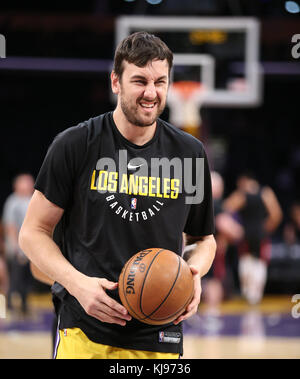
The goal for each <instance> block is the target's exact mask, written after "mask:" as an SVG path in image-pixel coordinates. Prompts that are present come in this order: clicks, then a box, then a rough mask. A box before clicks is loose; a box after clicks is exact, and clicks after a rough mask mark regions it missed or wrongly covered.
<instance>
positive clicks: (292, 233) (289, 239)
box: [283, 201, 300, 245]
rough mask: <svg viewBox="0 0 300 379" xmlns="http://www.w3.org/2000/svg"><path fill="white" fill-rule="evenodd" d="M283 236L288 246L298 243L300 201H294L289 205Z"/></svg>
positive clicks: (299, 233)
mask: <svg viewBox="0 0 300 379" xmlns="http://www.w3.org/2000/svg"><path fill="white" fill-rule="evenodd" d="M283 236H284V241H285V242H286V243H287V244H288V245H294V244H297V243H298V244H299V243H300V201H295V202H294V203H293V204H292V205H291V208H290V212H289V215H288V220H287V222H286V224H285V226H284V229H283Z"/></svg>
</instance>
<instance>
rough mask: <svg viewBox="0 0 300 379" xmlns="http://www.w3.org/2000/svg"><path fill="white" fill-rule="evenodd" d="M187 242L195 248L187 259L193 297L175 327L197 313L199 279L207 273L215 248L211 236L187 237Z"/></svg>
mask: <svg viewBox="0 0 300 379" xmlns="http://www.w3.org/2000/svg"><path fill="white" fill-rule="evenodd" d="M187 240H188V241H189V243H195V248H194V249H193V251H192V252H191V254H190V255H189V257H188V259H187V264H188V265H189V266H190V268H191V271H192V274H193V280H194V296H193V298H192V300H191V302H190V304H189V305H188V306H187V308H186V310H185V312H184V313H183V314H181V315H180V316H179V317H178V318H177V319H176V320H175V321H174V324H175V325H176V324H178V323H179V322H181V321H183V320H186V319H187V318H189V317H191V316H193V315H194V314H195V313H197V311H198V306H199V303H200V298H201V278H202V277H203V276H204V275H205V274H206V273H207V272H208V271H209V269H210V267H211V265H212V263H213V260H214V257H215V253H216V247H217V245H216V241H215V238H214V236H213V234H210V235H207V236H203V237H189V236H187Z"/></svg>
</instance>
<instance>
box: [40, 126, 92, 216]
mask: <svg viewBox="0 0 300 379" xmlns="http://www.w3.org/2000/svg"><path fill="white" fill-rule="evenodd" d="M85 153H86V128H85V127H84V125H81V124H79V125H78V126H75V127H71V128H69V129H66V130H65V131H63V132H62V133H60V134H58V135H57V136H56V137H55V139H54V141H53V142H52V144H51V145H50V147H49V149H48V151H47V154H46V157H45V159H44V162H43V164H42V166H41V169H40V171H39V174H38V176H37V179H36V182H35V189H36V190H38V191H40V192H42V193H43V194H44V195H45V197H46V198H47V199H48V200H49V201H51V202H52V203H54V204H56V205H58V206H59V207H61V208H63V209H66V208H67V207H68V205H69V204H70V202H71V201H72V196H73V188H74V180H75V179H76V174H77V173H78V171H79V170H80V167H81V166H82V163H83V161H84V156H85Z"/></svg>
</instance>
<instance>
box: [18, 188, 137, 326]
mask: <svg viewBox="0 0 300 379" xmlns="http://www.w3.org/2000/svg"><path fill="white" fill-rule="evenodd" d="M63 213H64V210H63V209H62V208H60V207H58V206H57V205H55V204H53V203H52V202H50V201H49V200H47V199H46V197H45V196H44V195H43V194H42V193H41V192H39V191H35V192H34V194H33V197H32V199H31V201H30V204H29V206H28V210H27V213H26V217H25V219H24V222H23V225H22V228H21V231H20V234H19V245H20V247H21V249H22V250H23V251H24V253H25V254H26V255H27V257H28V258H29V260H30V261H31V262H32V263H33V264H34V265H35V266H36V267H37V268H38V269H39V270H41V271H42V272H43V273H44V274H45V275H46V276H47V277H48V278H50V279H51V280H53V281H56V282H58V283H60V284H61V285H62V286H64V287H65V288H66V290H67V291H68V292H69V293H70V294H71V295H73V296H74V297H76V299H77V300H78V301H79V303H80V304H81V305H82V307H83V308H84V310H85V311H86V313H87V314H89V315H90V316H93V317H95V318H97V319H99V320H101V321H103V322H108V323H117V324H120V325H125V320H130V319H131V317H130V316H129V315H128V312H127V310H126V309H125V308H124V307H123V306H122V305H121V304H119V303H118V302H116V301H115V300H114V299H112V298H110V297H109V296H108V295H107V294H106V290H112V289H115V288H116V287H117V283H113V282H111V281H108V280H107V279H104V278H93V277H89V276H86V275H84V274H83V273H81V272H79V271H78V270H76V269H75V267H74V266H72V264H71V263H70V262H69V261H68V260H67V259H66V258H65V257H64V256H63V254H62V252H61V250H60V249H59V247H58V246H57V245H56V243H55V242H54V241H53V232H54V229H55V227H56V225H57V223H58V222H59V220H60V219H61V217H62V216H63Z"/></svg>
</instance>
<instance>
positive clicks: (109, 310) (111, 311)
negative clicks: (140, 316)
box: [99, 303, 131, 321]
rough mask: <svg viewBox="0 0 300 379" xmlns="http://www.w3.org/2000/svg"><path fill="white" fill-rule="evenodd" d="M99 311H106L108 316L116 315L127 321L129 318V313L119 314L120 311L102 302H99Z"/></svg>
mask: <svg viewBox="0 0 300 379" xmlns="http://www.w3.org/2000/svg"><path fill="white" fill-rule="evenodd" d="M99 310H100V311H101V312H103V313H106V314H107V315H108V316H111V317H117V318H120V319H124V320H127V321H130V320H131V316H130V315H129V314H126V315H124V314H120V312H117V311H115V310H114V309H113V308H111V307H108V306H107V305H106V304H104V303H102V304H101V309H99Z"/></svg>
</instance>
